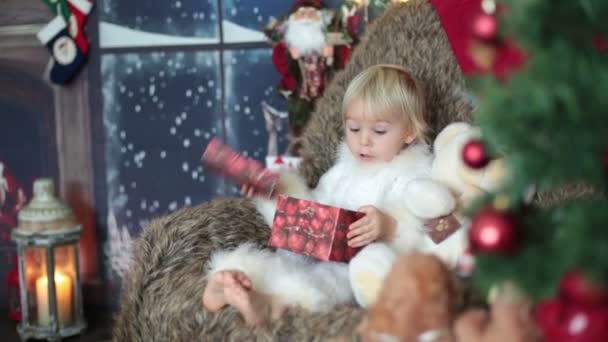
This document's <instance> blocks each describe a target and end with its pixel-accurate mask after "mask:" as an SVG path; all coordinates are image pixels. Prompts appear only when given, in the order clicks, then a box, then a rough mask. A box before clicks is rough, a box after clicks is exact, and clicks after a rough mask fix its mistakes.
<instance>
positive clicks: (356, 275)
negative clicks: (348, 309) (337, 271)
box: [348, 243, 397, 307]
mask: <svg viewBox="0 0 608 342" xmlns="http://www.w3.org/2000/svg"><path fill="white" fill-rule="evenodd" d="M396 256H397V255H396V254H395V252H394V251H393V250H392V249H391V248H390V247H388V246H387V245H385V244H383V243H372V244H369V245H368V246H366V247H365V248H363V250H361V251H360V252H359V253H358V254H357V255H356V256H355V257H354V258H353V259H352V260H351V261H350V264H349V266H348V271H349V277H350V284H351V287H352V289H353V292H354V294H355V298H356V300H357V302H358V303H359V305H361V306H362V307H369V306H370V305H372V304H374V303H375V302H376V298H377V297H378V293H379V292H380V289H381V287H382V283H383V281H384V278H385V277H386V275H387V274H388V272H389V271H390V269H391V267H392V265H393V263H394V261H395V258H396Z"/></svg>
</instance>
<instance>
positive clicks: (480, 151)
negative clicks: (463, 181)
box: [462, 139, 490, 169]
mask: <svg viewBox="0 0 608 342" xmlns="http://www.w3.org/2000/svg"><path fill="white" fill-rule="evenodd" d="M462 159H463V160H464V162H465V164H467V166H468V167H470V168H473V169H481V168H483V167H485V166H486V165H488V163H489V162H490V158H488V153H487V152H486V147H485V145H484V144H483V142H481V141H480V140H477V139H473V140H471V141H469V142H468V143H466V144H465V145H464V147H463V149H462Z"/></svg>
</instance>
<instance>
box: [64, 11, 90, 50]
mask: <svg viewBox="0 0 608 342" xmlns="http://www.w3.org/2000/svg"><path fill="white" fill-rule="evenodd" d="M68 6H69V7H70V12H71V16H70V35H71V36H72V38H74V41H75V42H76V45H77V46H78V49H80V51H82V53H83V54H84V55H86V54H87V52H88V51H89V42H88V41H87V38H86V36H85V35H84V23H85V22H86V21H87V17H88V16H89V13H91V8H93V3H92V2H90V1H89V0H68Z"/></svg>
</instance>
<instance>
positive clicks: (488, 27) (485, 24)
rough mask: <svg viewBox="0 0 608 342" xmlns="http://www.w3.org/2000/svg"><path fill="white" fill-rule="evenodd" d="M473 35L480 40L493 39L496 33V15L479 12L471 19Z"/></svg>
mask: <svg viewBox="0 0 608 342" xmlns="http://www.w3.org/2000/svg"><path fill="white" fill-rule="evenodd" d="M473 35H474V37H475V38H477V39H479V40H482V41H493V40H495V39H496V36H497V35H498V20H497V19H496V16H494V15H492V14H487V13H481V14H480V15H479V16H477V18H475V20H474V21H473Z"/></svg>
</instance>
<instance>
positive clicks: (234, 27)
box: [222, 0, 344, 43]
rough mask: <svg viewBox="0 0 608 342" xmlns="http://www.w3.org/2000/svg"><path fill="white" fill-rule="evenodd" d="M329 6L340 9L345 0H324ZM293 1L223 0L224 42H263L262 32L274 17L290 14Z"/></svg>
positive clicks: (264, 38) (278, 17)
mask: <svg viewBox="0 0 608 342" xmlns="http://www.w3.org/2000/svg"><path fill="white" fill-rule="evenodd" d="M324 3H325V5H326V6H327V8H333V9H334V10H336V9H339V8H340V6H341V5H342V4H343V3H344V0H329V1H324ZM293 4H294V2H293V1H285V0H281V1H270V0H223V1H222V15H223V18H224V20H223V21H222V30H223V32H224V42H226V43H244V42H263V41H266V37H265V36H264V34H263V33H262V28H263V27H265V26H266V25H267V24H268V23H269V22H270V21H271V20H272V19H281V18H282V17H285V16H287V15H288V14H289V11H290V9H291V7H292V6H293Z"/></svg>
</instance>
